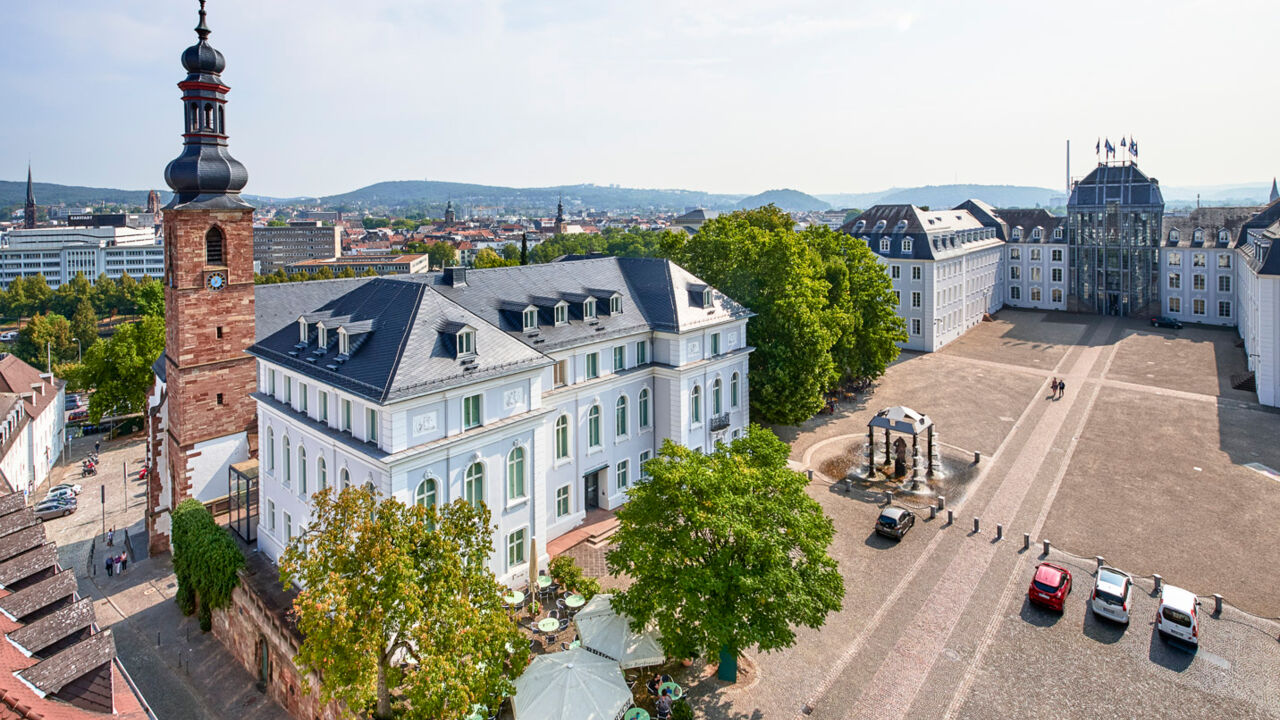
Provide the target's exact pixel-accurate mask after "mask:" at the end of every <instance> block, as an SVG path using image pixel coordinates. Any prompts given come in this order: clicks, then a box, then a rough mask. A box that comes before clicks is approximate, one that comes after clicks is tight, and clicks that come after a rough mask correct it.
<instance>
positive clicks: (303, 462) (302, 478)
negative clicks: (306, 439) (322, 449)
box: [298, 445, 307, 497]
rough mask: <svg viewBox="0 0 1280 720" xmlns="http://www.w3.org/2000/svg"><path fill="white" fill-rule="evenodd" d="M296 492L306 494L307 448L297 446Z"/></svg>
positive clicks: (304, 495)
mask: <svg viewBox="0 0 1280 720" xmlns="http://www.w3.org/2000/svg"><path fill="white" fill-rule="evenodd" d="M298 493H299V494H301V495H302V496H303V497H306V496H307V449H306V448H304V447H302V446H301V445H299V446H298Z"/></svg>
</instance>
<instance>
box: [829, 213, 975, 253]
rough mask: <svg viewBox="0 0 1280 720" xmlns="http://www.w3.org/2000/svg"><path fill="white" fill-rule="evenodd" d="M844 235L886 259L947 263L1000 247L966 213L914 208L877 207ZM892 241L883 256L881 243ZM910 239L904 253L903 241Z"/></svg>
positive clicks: (853, 221)
mask: <svg viewBox="0 0 1280 720" xmlns="http://www.w3.org/2000/svg"><path fill="white" fill-rule="evenodd" d="M840 230H841V232H845V233H848V234H850V235H853V236H854V237H857V238H861V239H862V240H864V241H866V243H867V246H868V247H870V248H871V251H872V252H874V253H876V254H878V255H882V256H884V257H886V258H890V259H892V258H902V259H910V260H945V259H947V258H950V257H957V256H960V255H963V254H965V253H967V252H970V251H972V250H976V249H979V248H981V247H986V246H989V245H991V244H996V243H999V242H1000V240H999V233H998V232H997V233H995V237H984V235H988V234H990V233H988V232H987V230H988V228H987V227H986V226H984V225H983V224H982V222H981V221H979V219H978V218H977V217H975V216H974V214H973V213H971V212H970V211H969V210H967V209H963V208H956V209H952V210H924V209H921V208H919V207H916V206H915V205H875V206H872V207H870V208H867V209H866V210H865V211H863V212H862V213H861V214H859V215H858V216H857V217H855V218H853V219H851V220H850V221H849V222H847V223H845V224H844V225H842V226H841V227H840ZM884 238H888V239H889V251H888V252H887V253H882V252H880V240H881V239H884ZM908 238H910V239H911V250H910V251H909V252H904V251H903V249H902V247H903V245H902V241H903V240H904V239H908Z"/></svg>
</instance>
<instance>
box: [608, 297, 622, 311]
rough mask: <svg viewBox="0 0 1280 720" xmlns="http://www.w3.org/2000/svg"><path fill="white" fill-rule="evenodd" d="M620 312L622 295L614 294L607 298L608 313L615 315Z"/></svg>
mask: <svg viewBox="0 0 1280 720" xmlns="http://www.w3.org/2000/svg"><path fill="white" fill-rule="evenodd" d="M620 312H622V296H621V295H614V296H613V297H611V298H609V314H610V315H617V314H618V313H620Z"/></svg>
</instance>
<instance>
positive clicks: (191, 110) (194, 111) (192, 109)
mask: <svg viewBox="0 0 1280 720" xmlns="http://www.w3.org/2000/svg"><path fill="white" fill-rule="evenodd" d="M199 128H200V108H199V106H198V105H196V104H195V103H190V104H188V105H187V132H195V131H196V130H198V129H199Z"/></svg>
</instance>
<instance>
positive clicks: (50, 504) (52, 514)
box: [34, 500, 76, 520]
mask: <svg viewBox="0 0 1280 720" xmlns="http://www.w3.org/2000/svg"><path fill="white" fill-rule="evenodd" d="M34 509H35V511H36V518H37V519H39V520H48V519H50V518H56V517H66V516H67V515H70V514H71V513H73V512H75V511H76V506H75V504H74V503H72V504H66V503H62V502H59V501H57V500H45V501H43V502H39V503H36V506H35V508H34Z"/></svg>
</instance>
